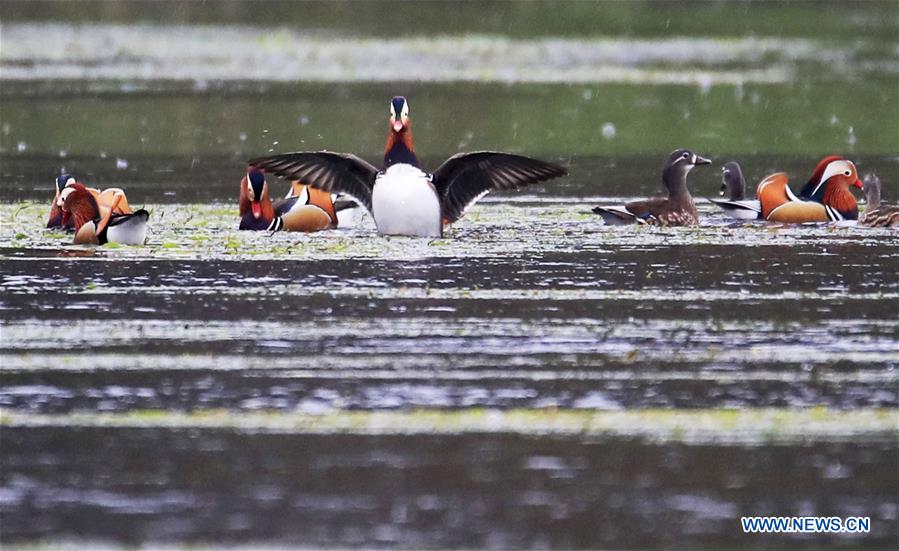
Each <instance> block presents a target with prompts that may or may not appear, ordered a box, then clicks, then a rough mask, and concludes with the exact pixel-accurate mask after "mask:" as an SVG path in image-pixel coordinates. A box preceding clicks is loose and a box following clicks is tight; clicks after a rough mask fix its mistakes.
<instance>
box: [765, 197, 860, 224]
mask: <svg viewBox="0 0 899 551" xmlns="http://www.w3.org/2000/svg"><path fill="white" fill-rule="evenodd" d="M838 216H839V215H838V214H836V211H834V210H833V209H831V208H829V207H827V206H825V205H822V204H821V203H818V202H816V201H790V202H787V203H783V204H782V205H780V206H778V207H775V208H774V209H772V210H771V212H769V213H768V216H767V218H766V219H767V220H768V221H770V222H783V223H786V224H802V223H805V222H830V221H832V220H839V219H842V217H838Z"/></svg>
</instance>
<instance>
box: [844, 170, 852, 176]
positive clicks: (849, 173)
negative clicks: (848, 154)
mask: <svg viewBox="0 0 899 551" xmlns="http://www.w3.org/2000/svg"><path fill="white" fill-rule="evenodd" d="M851 174H852V173H851V172H849V171H848V170H847V171H846V172H844V173H843V175H844V176H850V175H851Z"/></svg>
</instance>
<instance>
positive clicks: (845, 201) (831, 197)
mask: <svg viewBox="0 0 899 551" xmlns="http://www.w3.org/2000/svg"><path fill="white" fill-rule="evenodd" d="M816 172H817V170H816ZM850 187H857V188H861V187H862V182H861V180H859V179H858V170H857V169H856V168H855V164H854V163H853V162H852V161H848V160H846V159H842V158H838V159H836V160H833V161H830V162H829V163H827V165H826V166H825V167H824V170H823V171H822V173H821V177H820V179H819V180H818V183H817V185H816V186H815V187H814V188H813V189H812V192H811V195H810V197H811V199H813V200H815V201H818V202H820V203H823V204H824V205H825V206H828V207H831V208H833V209H836V210H837V211H838V212H839V213H840V215H842V216H843V217H844V218H845V219H847V220H855V219H857V218H858V204H857V203H856V201H855V196H854V195H852V192H851V191H849V188H850Z"/></svg>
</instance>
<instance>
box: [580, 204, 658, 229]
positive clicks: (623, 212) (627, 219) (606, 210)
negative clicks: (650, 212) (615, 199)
mask: <svg viewBox="0 0 899 551" xmlns="http://www.w3.org/2000/svg"><path fill="white" fill-rule="evenodd" d="M593 212H594V213H596V214H598V215H600V216H602V219H603V222H604V223H605V224H606V225H608V226H625V225H628V224H645V223H646V222H645V221H644V220H642V219H639V218H637V217H636V216H634V213H632V212H630V211H628V210H627V209H626V208H624V207H593Z"/></svg>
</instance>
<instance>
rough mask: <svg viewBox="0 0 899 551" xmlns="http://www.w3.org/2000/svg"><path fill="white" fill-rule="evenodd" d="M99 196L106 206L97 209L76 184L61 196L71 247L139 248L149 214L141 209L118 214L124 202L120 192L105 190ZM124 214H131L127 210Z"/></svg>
mask: <svg viewBox="0 0 899 551" xmlns="http://www.w3.org/2000/svg"><path fill="white" fill-rule="evenodd" d="M103 194H105V196H104V195H103ZM101 196H104V200H106V201H107V205H108V206H106V207H102V208H101V206H100V205H99V203H98V201H97V198H96V197H95V196H94V194H93V193H91V191H90V190H89V189H88V188H86V187H85V186H84V185H83V184H77V183H76V184H73V185H70V186H68V187H67V188H66V190H65V193H63V194H62V195H61V197H62V199H63V204H62V211H63V214H64V216H65V217H66V220H67V221H68V220H69V219H71V220H72V224H73V226H74V228H75V239H74V243H76V244H93V245H105V244H106V243H109V242H112V243H121V244H123V245H143V244H144V242H145V241H146V240H147V219H149V217H150V213H149V212H147V211H146V210H143V209H141V210H138V211H136V212H129V213H127V214H121V211H122V207H121V203H123V202H126V201H127V199H126V198H125V194H124V192H122V191H120V190H115V189H114V190H105V191H104V192H103V193H102V194H101ZM128 210H129V211H130V210H131V209H130V207H128Z"/></svg>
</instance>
